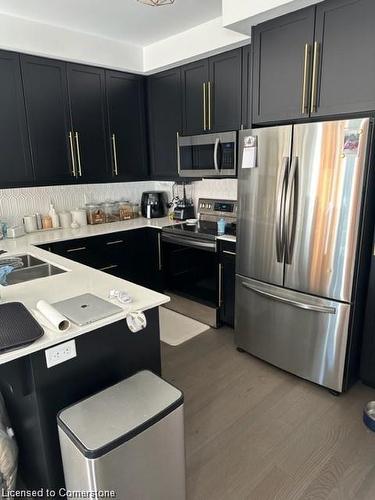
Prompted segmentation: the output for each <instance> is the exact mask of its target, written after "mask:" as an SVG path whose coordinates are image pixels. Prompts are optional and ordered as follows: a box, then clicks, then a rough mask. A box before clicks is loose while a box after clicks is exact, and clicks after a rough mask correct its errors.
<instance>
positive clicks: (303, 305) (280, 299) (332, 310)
mask: <svg viewBox="0 0 375 500" xmlns="http://www.w3.org/2000/svg"><path fill="white" fill-rule="evenodd" d="M241 285H242V286H244V287H245V288H248V289H249V290H252V291H253V292H255V293H257V294H259V295H263V296H264V297H267V298H269V299H271V300H276V301H278V302H283V303H284V304H288V305H290V306H293V307H297V308H299V309H305V310H306V311H314V312H320V313H326V314H336V309H335V308H334V307H329V306H318V305H314V304H306V303H305V302H300V301H299V300H293V299H287V298H286V297H280V296H279V295H275V294H274V293H270V292H265V291H264V290H260V289H259V288H257V287H256V286H253V285H249V284H248V283H246V282H245V281H242V282H241Z"/></svg>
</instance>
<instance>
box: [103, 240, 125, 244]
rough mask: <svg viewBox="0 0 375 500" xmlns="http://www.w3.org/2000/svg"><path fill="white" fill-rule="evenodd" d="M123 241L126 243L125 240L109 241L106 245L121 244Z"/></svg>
mask: <svg viewBox="0 0 375 500" xmlns="http://www.w3.org/2000/svg"><path fill="white" fill-rule="evenodd" d="M121 243H124V240H114V241H107V242H106V245H120V244H121Z"/></svg>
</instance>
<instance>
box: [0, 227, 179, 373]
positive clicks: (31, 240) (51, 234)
mask: <svg viewBox="0 0 375 500" xmlns="http://www.w3.org/2000/svg"><path fill="white" fill-rule="evenodd" d="M172 223H173V222H172ZM168 224H171V221H170V220H169V219H168V218H164V219H153V220H150V221H149V220H146V219H142V218H139V219H134V220H132V221H126V222H118V223H111V224H103V225H101V226H87V227H83V228H80V229H78V230H73V229H72V230H71V229H66V230H65V229H64V230H56V231H48V232H46V233H32V234H28V235H26V236H22V237H20V238H16V239H5V240H2V241H0V249H1V250H6V251H7V252H8V253H6V254H4V256H7V257H8V256H11V255H19V254H26V253H28V254H31V255H33V256H34V257H37V258H40V259H42V260H44V261H45V262H48V263H50V264H53V265H54V266H57V267H60V268H62V269H64V270H66V271H67V272H65V273H62V274H58V275H55V276H50V277H46V278H40V279H36V280H33V281H28V282H25V283H20V284H16V285H11V286H1V285H0V297H1V300H2V301H3V302H12V301H15V302H22V303H23V304H24V305H25V306H26V307H27V309H28V310H29V311H30V312H31V314H32V315H33V316H34V318H35V319H36V320H37V321H38V322H39V323H40V325H41V326H42V328H43V330H44V335H43V337H41V338H40V339H38V340H37V341H36V342H34V343H33V344H31V345H29V346H27V347H24V348H21V349H17V350H13V351H9V352H6V353H4V354H0V364H4V363H7V362H9V361H12V360H14V359H17V358H20V357H23V356H26V355H28V354H31V353H33V352H36V351H39V350H41V349H46V348H48V347H51V346H53V345H55V344H58V343H61V342H64V341H67V340H70V339H73V338H75V337H78V336H79V335H83V334H85V333H87V332H90V331H93V330H96V329H98V328H101V327H103V326H106V325H110V324H111V323H115V322H116V321H120V320H122V319H124V318H125V317H126V314H127V312H128V311H129V310H130V311H146V310H148V309H152V308H154V307H158V306H160V305H162V304H165V303H167V302H169V300H170V299H169V297H168V296H166V295H164V294H161V293H158V292H154V291H153V290H149V289H147V288H144V287H142V286H139V285H136V284H134V283H131V282H129V281H125V280H122V279H120V278H116V277H114V276H111V275H109V274H106V273H104V272H101V271H98V270H96V269H93V268H91V267H87V266H84V265H83V264H79V263H77V262H74V261H72V260H70V259H66V258H64V257H61V256H59V255H56V254H53V253H50V252H48V251H46V250H42V249H40V248H37V247H36V246H34V245H38V244H42V243H49V242H54V241H63V240H67V239H74V238H82V237H87V236H95V235H99V234H105V233H111V232H116V231H124V230H127V229H128V230H130V229H136V228H138V227H145V226H151V227H159V228H160V227H163V226H165V225H168ZM112 288H117V289H119V290H124V291H126V292H127V293H128V294H129V295H130V296H131V297H132V298H133V302H132V303H131V304H130V305H126V306H125V305H122V304H120V303H119V302H118V301H116V300H115V301H114V303H115V304H116V305H118V306H120V307H121V308H122V309H123V312H122V313H119V314H116V315H113V316H110V317H108V318H105V319H103V320H100V321H96V322H95V323H91V324H89V325H85V326H83V327H80V326H77V325H75V324H73V323H72V325H71V327H70V329H69V330H68V331H66V332H64V333H61V332H58V331H55V330H54V328H53V327H52V326H51V325H50V324H49V323H48V321H47V320H44V318H43V317H41V316H40V315H39V314H38V312H36V304H37V302H38V301H39V300H41V299H44V300H46V301H47V302H49V303H54V302H58V301H60V300H64V299H68V298H71V297H75V296H77V295H81V294H83V293H93V294H95V295H97V296H98V297H101V298H103V299H107V300H109V299H108V294H109V291H110V290H111V289H112Z"/></svg>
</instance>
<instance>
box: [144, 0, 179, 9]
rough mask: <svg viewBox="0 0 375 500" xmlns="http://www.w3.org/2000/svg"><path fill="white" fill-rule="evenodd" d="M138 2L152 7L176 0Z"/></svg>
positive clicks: (169, 3) (170, 3)
mask: <svg viewBox="0 0 375 500" xmlns="http://www.w3.org/2000/svg"><path fill="white" fill-rule="evenodd" d="M138 2H140V3H144V4H145V5H149V6H150V7H161V6H162V5H172V4H173V3H174V2H175V0H138Z"/></svg>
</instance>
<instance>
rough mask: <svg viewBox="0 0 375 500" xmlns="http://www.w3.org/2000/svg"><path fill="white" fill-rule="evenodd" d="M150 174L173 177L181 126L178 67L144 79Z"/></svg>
mask: <svg viewBox="0 0 375 500" xmlns="http://www.w3.org/2000/svg"><path fill="white" fill-rule="evenodd" d="M147 96H148V118H149V144H150V162H151V165H150V166H151V176H152V177H153V178H157V179H171V180H173V179H176V178H177V177H178V172H177V133H181V126H182V106H181V105H182V97H181V69H180V68H174V69H171V70H168V71H163V72H162V73H157V74H156V75H152V76H150V77H149V78H148V79H147Z"/></svg>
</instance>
